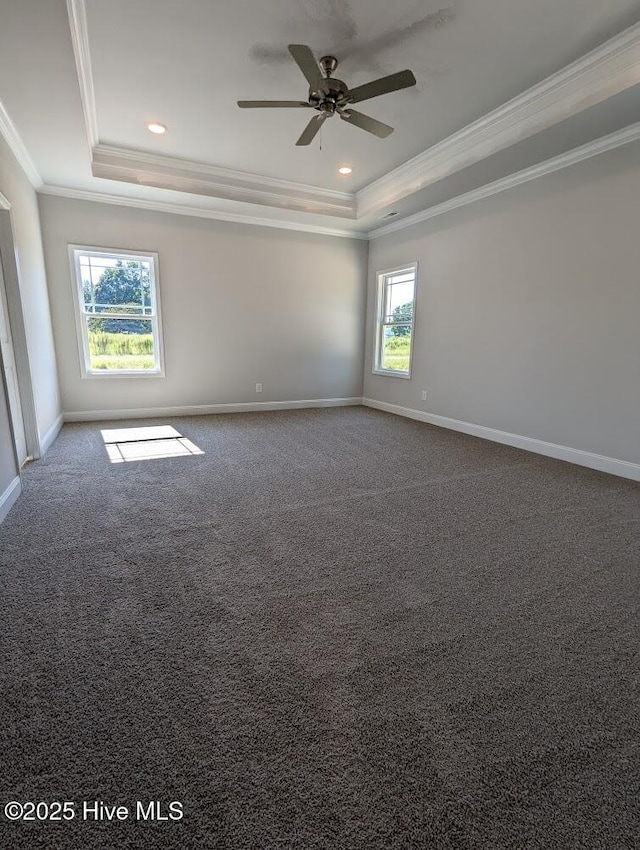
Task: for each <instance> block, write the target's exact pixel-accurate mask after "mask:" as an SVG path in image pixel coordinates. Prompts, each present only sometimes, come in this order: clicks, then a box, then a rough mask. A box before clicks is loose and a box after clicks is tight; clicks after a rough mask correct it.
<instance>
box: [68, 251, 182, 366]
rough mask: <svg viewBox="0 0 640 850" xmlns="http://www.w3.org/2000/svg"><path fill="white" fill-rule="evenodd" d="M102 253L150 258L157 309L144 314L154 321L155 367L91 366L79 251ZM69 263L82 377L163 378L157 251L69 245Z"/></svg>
mask: <svg viewBox="0 0 640 850" xmlns="http://www.w3.org/2000/svg"><path fill="white" fill-rule="evenodd" d="M91 253H95V254H99V255H100V256H103V257H113V258H114V259H122V258H126V257H143V258H144V259H148V260H151V264H150V274H151V297H152V299H153V306H154V308H155V310H154V315H153V316H144V317H142V318H147V319H150V320H151V323H152V327H153V337H154V349H156V351H155V353H156V368H155V369H113V370H109V369H91V357H90V352H89V339H88V336H87V333H86V332H85V329H86V323H85V314H84V313H83V311H82V307H81V305H82V304H83V303H84V300H83V299H84V295H83V292H82V276H81V274H80V254H91ZM69 263H70V266H71V284H72V288H73V308H74V314H75V320H76V335H77V338H78V353H79V360H80V377H81V378H100V379H101V380H104V379H110V380H114V379H115V378H164V377H165V371H164V345H163V342H162V310H161V306H160V276H159V272H158V254H157V253H156V252H155V251H131V250H129V249H128V248H127V249H124V248H123V249H122V250H120V249H117V248H101V247H99V246H95V245H69Z"/></svg>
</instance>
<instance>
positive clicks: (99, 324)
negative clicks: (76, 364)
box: [69, 245, 164, 377]
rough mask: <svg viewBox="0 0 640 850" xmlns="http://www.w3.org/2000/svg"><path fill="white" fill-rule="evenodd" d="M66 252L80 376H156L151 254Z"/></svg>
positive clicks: (156, 310) (158, 351)
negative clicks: (72, 279) (71, 285)
mask: <svg viewBox="0 0 640 850" xmlns="http://www.w3.org/2000/svg"><path fill="white" fill-rule="evenodd" d="M69 251H70V255H71V264H72V269H73V277H74V294H75V299H74V301H75V307H76V322H77V326H78V343H79V347H80V360H81V365H82V374H83V376H84V377H88V376H96V375H162V374H163V373H164V368H163V359H162V338H161V335H160V301H159V296H158V284H157V265H158V258H157V254H143V253H139V252H137V251H127V252H121V251H111V250H102V249H99V248H95V249H94V248H81V247H79V246H76V245H72V246H70V248H69Z"/></svg>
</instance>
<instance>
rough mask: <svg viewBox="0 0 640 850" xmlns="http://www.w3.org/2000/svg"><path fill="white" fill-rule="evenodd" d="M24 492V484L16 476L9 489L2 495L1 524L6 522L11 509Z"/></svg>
mask: <svg viewBox="0 0 640 850" xmlns="http://www.w3.org/2000/svg"><path fill="white" fill-rule="evenodd" d="M21 492H22V484H21V483H20V478H19V477H18V476H17V475H16V477H15V478H14V479H13V481H12V482H11V484H9V486H8V487H7V489H6V490H5V491H4V493H2V495H0V522H2V521H3V520H4V518H5V517H6V515H7V514H8V513H9V511H10V510H11V508H12V507H13V506H14V505H15V503H16V502H17V501H18V496H19V495H20V493H21Z"/></svg>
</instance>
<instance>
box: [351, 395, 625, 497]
mask: <svg viewBox="0 0 640 850" xmlns="http://www.w3.org/2000/svg"><path fill="white" fill-rule="evenodd" d="M362 403H363V405H365V407H374V408H376V410H384V411H386V412H387V413H395V414H397V415H398V416H406V417H407V418H409V419H417V420H418V421H419V422H427V423H428V424H429V425H437V426H439V427H440V428H448V429H450V430H452V431H460V432H462V433H463V434H470V435H471V436H473V437H481V438H482V439H483V440H491V441H492V442H494V443H503V444H504V445H507V446H513V447H514V448H516V449H524V450H525V451H528V452H534V453H535V454H539V455H545V456H546V457H552V458H555V459H556V460H566V461H568V462H569V463H575V464H578V466H588V467H589V468H590V469H597V470H598V471H599V472H608V473H610V474H611V475H618V476H620V477H621V478H630V479H631V480H632V481H640V464H638V463H630V462H629V461H626V460H618V459H617V458H613V457H606V456H605V455H598V454H594V453H593V452H585V451H583V450H582V449H572V448H570V447H569V446H559V445H557V444H556V443H547V442H546V441H545V440H536V439H535V438H533V437H523V436H521V435H520V434H511V433H509V432H508V431H498V430H496V429H495V428H487V427H486V426H484V425H474V424H473V423H471V422H461V421H460V420H459V419H449V418H448V417H446V416H438V415H437V414H435V413H427V412H426V411H423V410H415V409H414V408H411V407H400V405H397V404H387V402H384V401H376V400H375V399H372V398H363V399H362Z"/></svg>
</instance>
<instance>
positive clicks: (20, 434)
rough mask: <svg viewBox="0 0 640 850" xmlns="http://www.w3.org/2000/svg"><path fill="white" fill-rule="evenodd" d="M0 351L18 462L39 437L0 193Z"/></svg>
mask: <svg viewBox="0 0 640 850" xmlns="http://www.w3.org/2000/svg"><path fill="white" fill-rule="evenodd" d="M0 353H1V354H2V363H3V372H4V383H5V385H6V390H7V402H8V405H9V413H10V416H11V425H12V428H13V435H14V436H13V440H14V446H15V451H16V456H17V459H18V462H19V464H20V466H22V465H23V464H24V463H25V461H27V460H33V459H36V458H39V457H40V437H39V435H38V426H37V422H36V409H35V402H34V398H33V387H32V384H31V369H30V366H29V353H28V350H27V337H26V332H25V326H24V317H23V312H22V299H21V292H20V281H19V277H18V263H17V258H16V250H15V243H14V239H13V227H12V224H11V214H10V204H9V201H8V200H7V199H6V198H5V197H4V195H2V194H0Z"/></svg>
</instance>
